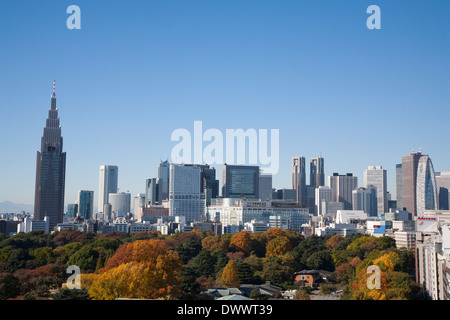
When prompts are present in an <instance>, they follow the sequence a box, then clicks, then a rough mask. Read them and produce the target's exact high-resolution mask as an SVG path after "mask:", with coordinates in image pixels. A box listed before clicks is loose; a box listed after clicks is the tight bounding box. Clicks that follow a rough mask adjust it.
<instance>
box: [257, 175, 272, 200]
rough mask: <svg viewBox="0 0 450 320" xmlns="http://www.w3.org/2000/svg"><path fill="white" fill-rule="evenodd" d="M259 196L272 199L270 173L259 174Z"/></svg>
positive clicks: (262, 198) (263, 198)
mask: <svg viewBox="0 0 450 320" xmlns="http://www.w3.org/2000/svg"><path fill="white" fill-rule="evenodd" d="M259 198H260V199H261V200H271V199H272V175H271V174H263V173H260V174H259Z"/></svg>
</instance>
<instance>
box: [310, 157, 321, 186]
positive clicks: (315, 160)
mask: <svg viewBox="0 0 450 320" xmlns="http://www.w3.org/2000/svg"><path fill="white" fill-rule="evenodd" d="M323 163H324V160H323V158H322V156H319V157H312V158H311V160H310V163H309V185H310V186H313V187H314V188H317V187H320V186H324V185H325V171H324V165H323Z"/></svg>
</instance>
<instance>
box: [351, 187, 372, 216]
mask: <svg viewBox="0 0 450 320" xmlns="http://www.w3.org/2000/svg"><path fill="white" fill-rule="evenodd" d="M377 192H378V189H377V188H376V187H375V186H367V187H360V188H357V189H355V190H353V191H352V196H353V201H352V202H353V210H362V211H364V212H365V213H367V214H368V215H369V216H370V217H376V216H378V214H379V211H378V210H377V207H378V203H377Z"/></svg>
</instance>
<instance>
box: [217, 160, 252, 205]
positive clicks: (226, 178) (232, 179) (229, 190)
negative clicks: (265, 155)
mask: <svg viewBox="0 0 450 320" xmlns="http://www.w3.org/2000/svg"><path fill="white" fill-rule="evenodd" d="M222 196H223V197H224V198H241V197H243V198H251V199H258V198H259V167H258V166H239V165H227V164H226V163H225V164H224V165H223V166H222Z"/></svg>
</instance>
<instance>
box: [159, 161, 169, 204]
mask: <svg viewBox="0 0 450 320" xmlns="http://www.w3.org/2000/svg"><path fill="white" fill-rule="evenodd" d="M169 180H170V164H169V161H167V160H165V161H161V163H160V164H159V167H158V202H159V204H161V203H162V202H163V201H164V200H167V199H169Z"/></svg>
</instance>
